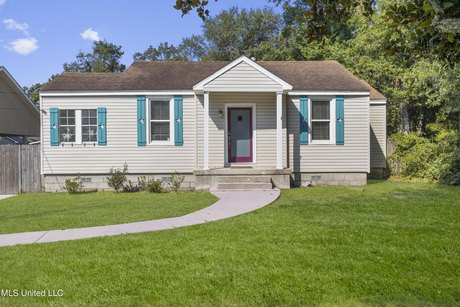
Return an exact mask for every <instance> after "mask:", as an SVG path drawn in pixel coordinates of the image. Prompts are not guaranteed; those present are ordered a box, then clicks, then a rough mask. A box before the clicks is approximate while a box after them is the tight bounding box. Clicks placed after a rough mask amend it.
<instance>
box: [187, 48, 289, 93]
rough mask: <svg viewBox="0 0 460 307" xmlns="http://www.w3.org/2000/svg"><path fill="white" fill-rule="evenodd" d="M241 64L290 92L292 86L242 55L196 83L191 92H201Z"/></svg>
mask: <svg viewBox="0 0 460 307" xmlns="http://www.w3.org/2000/svg"><path fill="white" fill-rule="evenodd" d="M242 62H245V63H246V64H248V65H250V66H251V67H253V68H254V69H256V70H258V71H259V72H261V73H262V74H264V75H266V76H267V77H269V78H270V79H272V80H273V81H275V82H277V83H279V84H280V85H281V86H282V87H283V90H291V89H292V85H290V84H289V83H287V82H286V81H284V80H283V79H281V78H279V77H277V76H276V75H274V74H272V73H271V72H269V71H268V70H266V69H265V68H263V67H262V66H260V65H259V64H257V63H256V62H254V61H252V60H250V59H248V58H247V57H246V56H244V55H242V56H241V57H239V58H238V59H236V60H234V61H233V62H231V63H229V64H227V65H226V66H224V67H223V68H221V69H219V70H218V71H216V72H215V73H213V74H212V75H210V76H209V77H207V78H206V79H204V80H203V81H201V82H200V83H198V84H196V85H195V86H193V90H194V91H196V92H200V91H203V87H204V86H205V85H206V84H208V83H209V82H211V81H212V80H214V79H216V78H217V77H219V76H221V75H223V74H224V73H226V72H227V71H229V70H230V69H232V68H233V67H235V66H236V65H238V64H240V63H242Z"/></svg>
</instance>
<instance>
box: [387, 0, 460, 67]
mask: <svg viewBox="0 0 460 307" xmlns="http://www.w3.org/2000/svg"><path fill="white" fill-rule="evenodd" d="M382 2H383V4H382V6H383V10H384V16H385V19H386V22H387V25H388V27H390V28H392V29H393V30H396V29H401V26H402V28H403V29H404V28H405V29H408V30H409V31H408V32H404V31H402V32H400V39H401V40H404V41H403V42H402V43H398V44H393V45H391V46H390V48H389V49H388V51H389V53H400V52H410V53H411V56H414V57H416V58H418V59H423V58H427V57H428V58H434V59H437V60H447V61H448V62H449V63H452V64H453V63H458V61H460V49H459V48H458V45H459V44H460V35H459V34H455V33H452V32H444V31H443V30H442V29H441V28H439V27H438V25H437V22H438V20H437V17H436V13H435V11H434V9H433V6H432V3H435V2H438V3H439V2H442V4H441V6H442V7H443V8H444V9H445V10H444V11H445V13H446V14H445V16H443V17H446V18H457V20H458V21H457V22H460V19H459V18H460V1H458V0H448V1H439V0H386V1H382Z"/></svg>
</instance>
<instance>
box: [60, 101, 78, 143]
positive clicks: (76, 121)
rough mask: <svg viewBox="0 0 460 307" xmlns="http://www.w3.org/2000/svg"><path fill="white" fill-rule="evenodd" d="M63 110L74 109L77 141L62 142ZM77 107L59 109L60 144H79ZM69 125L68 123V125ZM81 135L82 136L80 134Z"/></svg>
mask: <svg viewBox="0 0 460 307" xmlns="http://www.w3.org/2000/svg"><path fill="white" fill-rule="evenodd" d="M61 111H74V112H75V125H74V126H75V142H61ZM77 111H78V110H75V109H59V131H58V133H59V143H60V144H64V145H65V144H77V143H78V115H77ZM66 127H67V125H66ZM80 137H81V136H80Z"/></svg>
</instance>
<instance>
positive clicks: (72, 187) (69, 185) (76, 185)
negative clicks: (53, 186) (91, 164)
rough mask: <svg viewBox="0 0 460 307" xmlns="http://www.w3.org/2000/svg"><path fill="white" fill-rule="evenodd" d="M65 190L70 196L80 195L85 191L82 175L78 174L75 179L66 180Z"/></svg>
mask: <svg viewBox="0 0 460 307" xmlns="http://www.w3.org/2000/svg"><path fill="white" fill-rule="evenodd" d="M64 189H66V190H67V192H69V193H70V194H74V193H80V192H81V191H82V189H83V183H82V182H81V179H80V174H77V176H76V177H74V178H70V179H69V178H68V179H66V180H65V187H64Z"/></svg>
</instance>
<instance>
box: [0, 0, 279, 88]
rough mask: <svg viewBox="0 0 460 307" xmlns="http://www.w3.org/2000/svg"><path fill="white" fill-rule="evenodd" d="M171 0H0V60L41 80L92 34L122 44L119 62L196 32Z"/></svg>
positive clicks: (245, 0) (258, 0)
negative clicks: (151, 47) (152, 47)
mask: <svg viewBox="0 0 460 307" xmlns="http://www.w3.org/2000/svg"><path fill="white" fill-rule="evenodd" d="M174 3H175V0H116V1H114V0H78V1H77V0H0V66H5V67H6V68H7V69H8V71H9V72H10V73H11V74H12V75H13V76H14V78H15V79H16V80H17V81H18V82H19V84H20V85H21V86H30V85H32V84H33V83H36V82H44V81H46V80H48V78H49V77H50V76H51V75H52V74H55V73H59V72H61V71H62V64H63V63H65V62H69V61H73V60H74V59H75V55H76V54H77V53H78V52H79V51H80V50H83V51H85V52H87V51H90V50H91V46H92V39H97V38H100V39H106V40H108V41H109V42H112V43H115V44H117V45H121V46H122V47H123V50H124V51H125V55H124V57H123V59H122V62H123V63H124V64H126V65H127V66H128V65H129V64H131V62H132V55H133V54H134V53H135V52H137V51H143V50H145V49H147V47H148V46H149V45H153V46H156V45H157V44H158V43H160V42H164V41H167V42H170V43H173V44H177V43H178V42H180V41H181V40H182V38H183V37H186V36H190V35H191V34H199V33H201V25H202V21H201V19H200V18H199V17H198V16H197V15H196V13H195V12H193V13H191V14H190V15H187V16H184V17H181V13H180V12H179V11H176V10H175V9H174V8H173V7H172V6H173V5H174ZM235 5H236V6H238V7H240V8H243V7H245V8H260V7H264V6H269V7H274V8H275V10H276V11H280V8H276V7H275V6H274V5H273V4H271V3H268V1H266V0H232V1H230V0H219V1H217V2H214V1H212V0H211V1H210V4H209V10H210V11H211V14H216V13H218V12H219V11H221V10H222V9H228V8H230V7H232V6H235Z"/></svg>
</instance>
